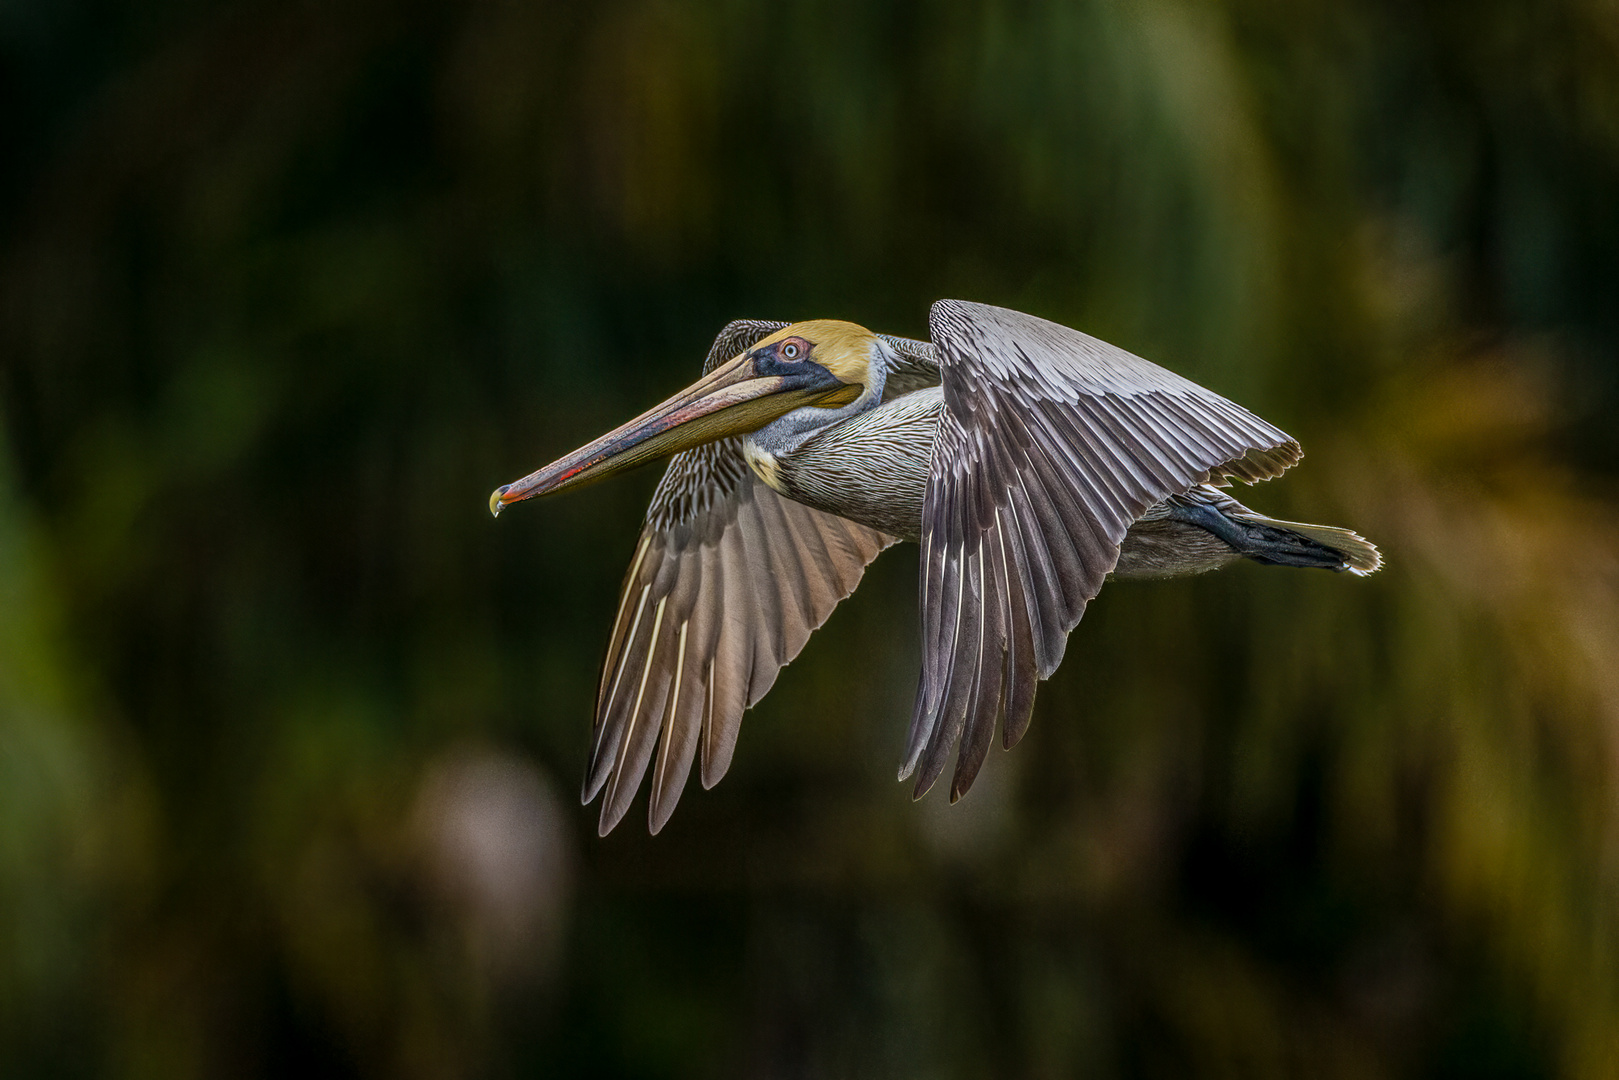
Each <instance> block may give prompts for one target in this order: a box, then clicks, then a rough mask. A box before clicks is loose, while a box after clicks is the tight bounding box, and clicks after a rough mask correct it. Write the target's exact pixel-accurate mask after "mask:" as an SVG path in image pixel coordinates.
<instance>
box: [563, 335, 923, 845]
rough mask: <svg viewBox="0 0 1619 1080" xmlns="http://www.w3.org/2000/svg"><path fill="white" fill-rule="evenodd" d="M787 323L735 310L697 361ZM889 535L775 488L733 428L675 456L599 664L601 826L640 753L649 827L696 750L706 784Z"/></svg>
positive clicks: (592, 786)
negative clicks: (648, 788) (749, 714)
mask: <svg viewBox="0 0 1619 1080" xmlns="http://www.w3.org/2000/svg"><path fill="white" fill-rule="evenodd" d="M786 325H787V324H786V323H772V322H757V321H748V320H738V321H736V322H733V323H731V324H730V325H728V326H727V327H726V328H725V329H724V330H722V331H721V332H720V335H719V337H718V338H716V339H715V341H714V347H713V349H711V350H710V352H709V355H708V362H707V363H706V364H705V365H704V367H703V370H704V371H710V370H712V369H713V368H714V367H715V365H717V364H720V363H723V362H724V361H726V360H729V359H730V358H731V357H733V356H735V355H736V354H737V353H739V352H741V351H742V350H744V349H746V348H748V347H749V346H751V345H752V344H753V343H754V342H756V341H758V340H759V339H760V338H762V337H764V336H765V335H767V334H770V333H772V332H774V331H776V330H779V329H781V328H782V327H783V326H786ZM893 542H894V538H893V537H890V536H887V535H885V534H883V533H880V532H877V531H876V530H874V529H868V528H866V527H865V526H864V525H857V524H855V523H854V522H852V521H848V520H846V519H844V518H841V517H837V516H835V515H833V514H827V513H823V512H822V511H819V510H812V509H810V508H809V507H807V506H803V505H801V504H799V503H795V502H793V501H791V500H789V499H786V498H783V497H782V496H780V495H778V494H776V492H774V491H772V490H771V489H770V488H768V487H766V486H765V485H764V484H763V483H762V482H760V481H759V480H758V479H757V478H756V477H755V476H754V475H753V473H752V471H751V470H750V469H749V468H748V466H747V463H746V462H745V461H744V460H743V457H742V444H741V442H740V441H739V440H737V439H724V440H722V441H720V442H716V443H710V444H709V445H707V446H703V447H699V448H698V449H696V450H690V451H686V452H685V453H681V454H676V455H675V456H674V457H673V458H672V459H671V460H670V462H669V468H668V471H667V472H665V473H664V475H663V480H662V481H661V482H660V483H659V484H658V487H657V490H656V492H654V494H653V496H652V506H651V508H650V509H649V510H648V511H647V517H646V524H645V525H644V526H643V527H642V530H641V539H640V541H639V542H638V543H637V545H636V548H635V557H634V559H633V560H632V561H631V563H630V570H629V573H628V574H627V575H626V576H625V578H624V589H623V594H622V596H621V598H620V600H619V604H618V617H617V619H615V620H614V623H613V631H612V635H611V637H610V638H609V639H608V644H607V658H606V660H605V661H604V663H603V665H602V681H601V689H600V691H599V693H598V695H597V699H596V726H595V732H594V735H593V738H592V742H591V752H590V766H589V768H588V769H587V771H586V773H585V783H584V801H585V802H587V803H588V802H590V800H592V799H594V798H595V797H596V796H597V795H598V794H600V793H601V791H602V789H603V788H604V787H605V788H606V789H607V795H606V798H605V799H604V800H603V802H602V811H601V825H600V828H601V833H602V835H604V836H605V835H606V834H607V833H608V832H609V831H610V830H611V829H612V828H613V826H615V825H617V824H618V822H619V820H620V819H621V818H623V816H624V814H625V812H626V811H628V810H629V806H630V803H631V802H632V801H633V800H634V798H635V792H636V790H637V789H638V788H639V787H640V786H641V778H642V777H643V776H644V775H645V774H646V771H647V766H648V765H649V764H651V765H652V797H651V802H650V806H649V810H648V817H649V820H650V824H651V829H652V831H653V832H654V833H655V832H657V831H658V830H659V829H661V828H663V826H664V823H665V822H667V821H668V820H669V815H670V814H671V813H673V812H674V808H675V802H676V801H677V800H678V799H679V798H680V792H681V789H682V788H683V787H685V784H686V776H687V774H688V773H689V772H690V771H691V764H692V759H693V758H694V757H696V756H697V754H698V752H699V750H700V751H701V757H702V780H703V786H704V787H713V786H714V784H715V783H717V782H718V781H719V779H720V777H722V776H724V775H725V770H726V769H727V768H729V767H730V764H731V752H732V750H733V749H735V747H736V736H737V731H738V729H739V728H740V727H741V724H742V713H743V711H744V710H746V709H748V708H750V707H751V706H753V705H754V704H755V703H757V702H758V701H759V699H760V698H762V697H764V695H765V692H766V691H767V690H769V689H770V687H771V684H773V683H774V682H775V681H776V675H777V673H779V672H780V671H781V669H782V668H783V667H785V666H786V665H787V664H788V662H789V661H791V660H792V659H793V658H794V657H795V656H797V655H798V652H799V650H800V649H802V648H803V647H804V643H805V642H806V641H807V640H809V636H810V632H811V631H813V630H814V629H815V628H816V627H818V626H820V625H821V624H822V623H823V622H825V621H826V619H827V616H829V615H830V614H832V609H833V608H834V607H836V606H837V604H838V601H840V600H842V599H843V598H844V597H845V596H848V595H849V594H850V593H851V592H853V591H854V588H855V586H856V585H858V584H859V583H860V577H861V575H862V574H863V573H864V572H865V568H866V564H867V563H869V562H870V561H871V560H872V559H874V558H876V556H877V553H878V552H879V551H881V550H882V549H883V548H885V547H887V546H888V545H889V544H892V543H893ZM654 749H656V761H654V760H653V756H654V755H653V752H654Z"/></svg>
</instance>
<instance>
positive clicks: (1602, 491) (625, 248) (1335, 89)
mask: <svg viewBox="0 0 1619 1080" xmlns="http://www.w3.org/2000/svg"><path fill="white" fill-rule="evenodd" d="M0 57H3V63H0V70H3V71H4V76H3V79H4V85H5V94H6V100H7V102H8V105H7V109H6V117H7V123H6V130H7V136H6V139H5V142H6V144H7V147H8V149H7V153H6V154H5V155H4V164H3V165H0V194H3V196H4V199H3V205H4V211H3V212H0V230H3V232H0V236H3V244H4V249H3V252H4V253H3V261H0V400H3V405H4V410H3V414H0V436H3V438H0V933H3V935H4V937H3V943H0V1061H3V1062H4V1064H3V1066H0V1071H3V1072H4V1073H5V1074H6V1075H8V1076H66V1077H74V1076H92V1075H94V1076H114V1077H165V1078H168V1077H174V1078H186V1077H213V1076H244V1075H245V1076H252V1075H261V1076H270V1075H280V1074H289V1073H298V1074H301V1075H309V1074H312V1073H331V1074H338V1075H344V1074H352V1075H363V1076H389V1075H404V1076H424V1077H426V1076H434V1077H437V1076H452V1077H453V1076H481V1075H495V1076H517V1075H523V1076H528V1075H533V1076H557V1077H566V1076H586V1075H588V1076H668V1077H675V1076H713V1075H721V1076H725V1075H747V1076H802V1077H843V1076H872V1077H903V1076H916V1077H945V1076H960V1077H977V1076H988V1075H1000V1076H1007V1077H1043V1076H1053V1077H1055V1076H1079V1075H1083V1076H1148V1075H1150V1076H1177V1077H1178V1076H1193V1075H1217V1076H1243V1077H1257V1076H1311V1077H1346V1078H1348V1077H1385V1076H1386V1077H1398V1076H1442V1075H1474V1076H1500V1077H1507V1076H1540V1075H1562V1076H1571V1077H1602V1076H1615V1075H1619V787H1616V781H1619V502H1616V500H1615V484H1614V482H1615V477H1616V475H1619V452H1616V449H1615V448H1616V446H1619V440H1616V439H1615V437H1614V431H1615V418H1616V413H1619V408H1616V406H1619V300H1616V297H1619V8H1616V7H1615V5H1614V3H1613V2H1612V0H1542V2H1539V3H1521V2H1517V3H1507V2H1498V0H1484V2H1479V3H1466V4H1464V3H1429V4H1397V3H1384V2H1377V0H1347V2H1342V3H1333V4H1322V3H1279V2H1275V0H1222V2H1218V3H1202V2H1191V0H1131V2H1111V0H1092V2H1072V3H1055V2H1037V0H1036V2H1007V3H990V2H986V0H932V2H920V0H914V2H894V3H868V2H865V0H859V2H856V0H794V2H789V3H781V4H763V3H760V4H748V3H741V2H738V0H699V2H692V3H674V2H658V0H616V2H604V3H600V4H561V3H556V4H545V3H535V4H515V3H497V2H485V3H476V4H450V3H439V2H435V0H414V2H411V3H405V4H388V3H380V2H365V0H354V2H342V3H329V4H304V3H293V4H280V3H248V2H210V0H202V2H197V0H188V2H184V3H180V2H174V0H159V2H147V3H142V4H114V3H107V2H101V0H51V2H43V0H41V2H32V3H31V2H28V0H16V2H13V3H10V4H6V5H4V6H3V7H0ZM941 296H957V297H966V298H970V299H976V300H983V301H987V302H992V303H999V304H1005V305H1008V306H1012V307H1017V308H1020V309H1023V310H1027V311H1031V312H1034V313H1037V314H1040V315H1043V316H1047V317H1050V318H1054V319H1057V320H1059V321H1062V322H1066V323H1068V324H1070V325H1073V326H1078V327H1081V328H1083V329H1086V330H1088V331H1090V332H1092V333H1096V334H1099V335H1101V336H1103V337H1106V338H1108V339H1110V340H1113V341H1116V342H1118V343H1120V344H1122V345H1124V346H1126V347H1128V348H1131V349H1133V350H1134V351H1136V352H1140V353H1143V354H1145V355H1147V356H1150V357H1153V358H1154V359H1157V360H1159V361H1161V362H1163V363H1165V364H1167V365H1169V366H1171V367H1173V368H1176V369H1177V370H1180V371H1183V372H1185V373H1187V374H1188V375H1190V376H1192V377H1193V378H1196V379H1198V380H1200V381H1202V382H1204V383H1206V384H1208V385H1210V386H1213V387H1215V388H1217V389H1219V390H1222V391H1224V392H1226V393H1228V394H1229V395H1231V396H1233V397H1235V398H1237V399H1238V400H1240V401H1242V402H1243V403H1245V404H1247V405H1249V406H1251V407H1252V408H1254V409H1255V410H1256V411H1258V412H1260V413H1261V414H1263V415H1265V416H1266V417H1268V418H1270V419H1272V420H1274V421H1275V422H1277V423H1278V424H1280V425H1281V426H1282V427H1284V428H1286V429H1287V430H1288V431H1290V432H1292V433H1293V434H1295V435H1296V436H1298V437H1299V438H1300V439H1301V440H1302V441H1303V443H1304V445H1305V446H1306V448H1307V450H1308V452H1309V456H1308V458H1307V459H1306V461H1305V462H1304V464H1303V465H1302V466H1301V467H1300V468H1298V469H1296V470H1295V471H1294V472H1293V473H1292V474H1290V475H1289V477H1287V478H1286V479H1285V480H1283V481H1282V482H1280V483H1277V484H1273V485H1270V486H1269V487H1267V488H1265V489H1261V490H1255V491H1252V492H1251V493H1249V495H1248V496H1245V498H1248V500H1249V501H1250V502H1252V503H1253V505H1255V506H1256V507H1259V508H1261V509H1263V510H1265V511H1267V512H1271V513H1275V514H1278V515H1281V516H1284V517H1296V518H1304V519H1309V520H1322V521H1330V522H1336V523H1342V524H1348V525H1352V526H1354V527H1355V528H1357V529H1359V530H1360V531H1362V532H1364V533H1365V534H1366V535H1368V536H1370V537H1372V538H1373V539H1375V540H1376V541H1377V542H1378V543H1380V544H1381V545H1382V546H1383V549H1384V551H1385V553H1386V555H1387V557H1388V569H1387V570H1386V571H1385V572H1383V573H1382V574H1379V575H1378V576H1377V577H1375V578H1372V579H1369V580H1366V581H1359V580H1349V579H1345V578H1339V577H1334V576H1331V575H1326V574H1310V573H1293V572H1282V571H1277V570H1267V569H1264V568H1259V567H1254V566H1244V567H1239V568H1236V569H1234V570H1232V571H1229V572H1226V573H1223V574H1219V575H1215V576H1211V577H1209V578H1206V579H1197V580H1192V581H1185V582H1175V583H1163V584H1144V585H1126V584H1121V585H1115V586H1112V587H1110V588H1108V589H1106V590H1105V591H1104V592H1103V594H1102V596H1101V598H1100V599H1099V600H1098V601H1097V602H1096V603H1095V604H1094V605H1093V606H1092V609H1091V612H1090V614H1089V615H1088V616H1087V618H1086V620H1085V622H1084V623H1083V624H1082V625H1081V626H1080V628H1079V629H1078V631H1077V632H1076V633H1075V635H1074V638H1073V641H1072V643H1071V647H1070V649H1069V653H1068V661H1067V663H1066V664H1065V665H1064V667H1063V668H1062V670H1061V671H1060V672H1059V673H1058V675H1057V676H1056V677H1055V678H1054V679H1053V680H1052V681H1051V682H1050V683H1049V684H1047V686H1046V687H1045V688H1044V689H1043V692H1042V694H1041V697H1040V701H1039V705H1038V707H1037V712H1036V721H1035V723H1034V726H1033V728H1032V729H1031V732H1030V735H1029V737H1028V739H1027V740H1025V742H1024V743H1023V744H1022V745H1021V746H1020V747H1019V748H1018V749H1017V750H1016V751H1015V752H1013V753H1011V754H1006V755H1002V754H999V753H997V754H995V755H994V756H993V757H992V759H991V761H990V763H989V765H988V766H987V768H986V773H985V775H984V777H983V778H981V779H980V781H979V784H978V786H977V787H976V788H975V789H974V791H973V792H972V794H971V795H970V796H969V797H968V798H967V799H966V800H965V801H964V802H963V803H961V804H960V805H958V806H955V807H950V806H948V805H946V803H945V800H944V799H943V798H942V797H941V796H940V795H939V794H938V793H935V794H934V795H933V796H931V797H929V798H928V799H927V800H925V801H924V802H923V803H921V804H920V805H912V804H911V803H910V801H909V799H908V798H907V791H908V788H907V787H906V786H905V785H898V784H895V783H894V782H893V771H892V770H893V769H894V768H895V766H896V764H897V761H898V755H899V751H900V747H901V743H902V738H903V727H904V723H905V720H906V718H907V717H908V714H909V697H910V692H911V690H912V688H913V686H914V668H915V663H916V647H915V645H914V643H912V641H911V638H912V636H913V635H914V630H913V629H912V627H913V626H914V618H915V616H914V610H915V576H914V575H915V555H914V553H913V552H912V551H908V550H906V549H899V550H896V551H895V552H893V553H890V554H888V555H886V556H884V558H883V559H881V560H879V562H878V563H877V564H876V566H874V568H873V570H872V572H871V573H870V574H869V575H868V578H867V582H866V584H865V585H864V586H863V587H862V589H861V590H860V592H859V593H858V594H857V595H856V596H855V598H853V599H852V600H851V601H850V602H848V603H847V604H846V605H844V607H843V608H842V609H841V610H840V611H839V612H838V613H837V615H836V616H835V617H834V618H833V619H832V621H831V623H830V624H829V625H828V626H827V628H826V629H825V630H823V631H822V632H821V633H820V634H818V635H817V637H816V638H815V639H814V640H813V641H812V642H811V644H810V646H809V648H808V649H807V650H806V653H805V655H804V656H803V657H802V658H801V659H800V660H799V661H798V662H797V663H796V664H795V665H794V666H793V667H792V668H790V669H788V671H787V672H786V673H785V674H784V676H783V678H782V680H781V681H780V683H779V684H778V686H777V688H776V690H775V691H774V693H772V694H771V695H770V697H769V698H768V699H767V700H766V701H765V702H764V703H763V704H762V705H761V706H760V707H759V708H757V709H755V710H754V712H753V713H752V714H750V716H749V718H748V721H747V723H746V724H745V725H744V729H743V736H742V741H741V745H740V747H739V749H738V752H737V756H736V763H735V766H734V768H733V769H732V771H731V774H730V775H729V776H728V777H727V778H726V779H725V781H724V783H722V784H721V785H720V786H719V787H718V788H716V789H715V790H714V791H712V792H701V791H699V790H692V791H688V793H687V795H686V797H685V799H684V800H683V801H682V804H681V806H680V809H679V811H678V812H677V813H676V815H675V817H674V820H673V822H672V823H671V825H670V826H669V827H668V828H667V829H666V830H665V831H664V833H663V834H662V835H660V836H658V837H656V838H649V837H648V836H646V835H645V832H644V828H643V827H642V826H641V819H640V818H639V815H632V817H631V818H630V819H629V820H628V821H627V822H626V823H625V826H624V827H622V828H620V830H619V831H618V832H617V833H615V834H614V835H613V836H611V837H609V838H608V839H606V840H598V839H596V838H595V836H594V834H593V833H594V822H595V814H594V812H593V811H590V810H581V809H579V808H578V807H577V805H576V803H575V800H574V799H573V798H572V795H571V793H572V792H573V790H575V783H576V781H577V778H578V776H579V774H580V771H581V767H582V762H583V757H584V753H585V749H586V737H587V730H588V725H589V717H590V710H591V696H592V691H593V687H594V682H595V675H596V673H595V664H596V662H597V659H598V656H599V651H600V648H601V638H602V636H603V635H604V633H605V631H606V628H607V626H608V623H609V621H610V618H611V615H612V611H613V604H614V590H615V588H616V586H617V585H618V582H619V577H620V574H621V572H622V569H623V566H622V564H623V562H624V560H625V559H626V558H627V556H628V554H629V552H630V548H631V544H632V540H633V537H634V533H635V530H636V527H637V524H638V522H639V518H640V513H641V509H642V507H643V506H644V501H645V499H646V497H647V495H648V493H649V491H650V488H651V485H652V484H653V483H654V481H655V478H656V470H652V471H647V472H644V473H642V474H640V475H638V476H637V477H636V478H632V479H630V480H626V481H623V482H619V483H614V484H610V485H605V486H601V487H597V488H593V489H591V490H590V491H589V492H587V493H584V494H581V495H578V496H574V497H570V498H565V499H560V500H558V501H557V502H556V503H554V504H543V503H542V504H535V505H531V506H525V507H522V508H520V510H519V511H517V512H514V513H511V514H509V515H506V516H505V517H503V518H502V519H501V520H500V522H499V523H498V524H497V523H495V522H492V521H491V520H490V518H489V515H488V513H487V511H486V510H485V508H484V499H485V497H486V494H487V492H488V491H489V489H490V488H491V487H492V486H493V485H495V484H496V483H499V482H502V481H507V480H511V479H513V478H514V477H516V476H518V475H521V474H523V473H525V472H527V471H528V470H530V469H531V468H533V467H535V466H537V465H539V464H541V463H543V462H544V461H546V460H549V459H550V458H551V457H554V456H555V455H557V454H558V453H560V452H562V451H564V450H567V449H570V448H572V447H573V446H575V445H577V444H579V443H581V442H583V441H585V440H586V439H588V438H590V437H592V436H594V435H596V434H598V433H599V432H601V431H602V430H605V429H606V428H607V427H609V426H611V425H613V424H616V423H618V422H619V421H621V420H622V419H624V418H626V417H628V416H630V415H633V414H634V413H635V412H638V411H639V410H640V409H641V408H642V407H644V406H645V405H646V404H648V403H649V402H651V401H653V400H656V399H658V398H660V397H661V396H663V395H664V394H666V393H667V392H669V391H670V390H671V389H673V388H675V387H677V386H680V385H683V384H684V383H685V382H686V381H688V380H689V378H690V377H691V376H692V375H693V374H695V372H696V371H697V368H698V366H699V364H700V362H701V359H702V356H703V354H704V352H705V350H706V349H707V347H708V343H709V340H710V337H711V335H712V334H713V333H714V331H716V330H717V329H718V328H719V327H720V326H721V325H722V324H723V323H724V322H725V321H726V320H727V319H730V318H733V317H738V316H752V317H761V318H808V317H816V316H837V317H843V318H850V319H855V320H858V321H860V322H863V323H865V324H867V325H869V326H872V327H874V328H877V329H880V330H885V331H889V332H894V333H900V334H911V335H921V334H923V333H924V332H925V316H926V311H927V304H928V303H929V302H930V301H931V300H933V299H935V298H937V297H941Z"/></svg>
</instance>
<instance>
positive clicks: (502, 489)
mask: <svg viewBox="0 0 1619 1080" xmlns="http://www.w3.org/2000/svg"><path fill="white" fill-rule="evenodd" d="M511 489H512V486H511V485H510V484H502V485H500V486H499V487H498V488H496V489H495V493H494V494H493V495H491V496H489V512H490V513H491V514H493V515H494V516H495V517H499V516H500V512H501V511H502V510H504V509H506V507H505V505H504V504H503V503H502V502H501V501H500V500H501V498H502V497H503V496H504V495H505V494H506V492H508V491H510V490H511Z"/></svg>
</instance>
